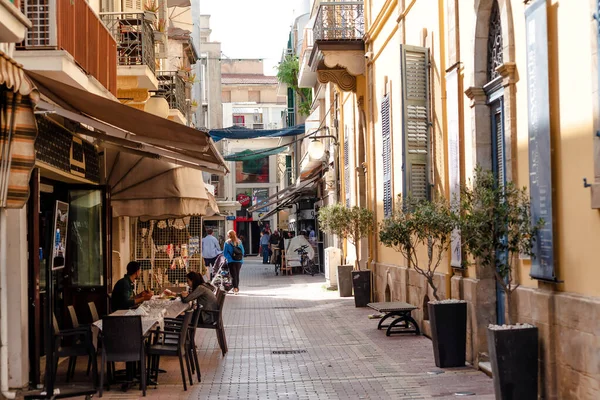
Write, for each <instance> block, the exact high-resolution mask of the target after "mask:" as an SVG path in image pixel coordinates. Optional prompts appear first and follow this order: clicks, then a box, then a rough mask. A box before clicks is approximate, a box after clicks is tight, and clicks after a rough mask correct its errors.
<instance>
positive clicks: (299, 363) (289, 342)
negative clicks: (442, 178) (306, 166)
mask: <svg viewBox="0 0 600 400" xmlns="http://www.w3.org/2000/svg"><path fill="white" fill-rule="evenodd" d="M371 313H373V310H371V309H368V308H356V307H354V300H353V298H340V297H339V296H338V293H337V292H332V291H327V290H326V289H325V281H324V278H323V276H314V277H311V276H308V275H292V276H275V273H274V269H273V266H272V265H268V266H267V265H262V264H261V263H260V262H259V261H258V259H257V258H254V257H252V258H249V259H247V261H246V263H245V264H244V267H243V268H242V273H241V278H240V293H239V295H235V296H234V295H228V296H227V299H226V301H225V313H224V316H225V326H226V335H227V341H228V344H229V352H228V353H227V354H226V355H225V357H223V356H221V352H220V350H219V347H218V344H217V341H216V335H215V333H214V331H206V330H203V331H201V332H199V333H198V338H197V343H198V346H199V356H200V362H201V365H200V369H201V371H202V383H200V384H198V383H195V384H194V386H193V387H191V388H188V391H187V392H184V391H183V386H182V384H181V375H180V373H179V365H178V362H177V360H176V359H173V360H169V361H167V360H165V362H163V361H161V368H164V369H166V370H167V371H168V372H167V373H165V374H160V377H159V380H160V384H159V386H158V388H156V389H154V388H153V387H152V388H150V389H149V390H148V395H147V397H146V398H149V399H150V398H160V399H211V400H212V399H451V398H452V399H453V398H458V396H457V395H456V393H458V392H469V393H471V395H470V396H469V397H467V398H471V399H493V398H494V396H493V386H492V381H491V379H490V378H488V377H487V376H486V375H484V374H483V373H481V372H479V371H476V370H474V369H472V368H469V367H464V368H452V369H445V370H443V373H441V374H437V372H441V370H440V369H438V368H436V367H435V364H434V361H433V352H432V348H431V341H430V340H429V339H428V338H426V337H424V336H413V335H410V336H406V335H396V336H392V337H386V336H385V331H383V330H382V331H378V330H377V329H376V327H377V323H378V320H376V319H375V320H374V319H368V315H369V314H371ZM274 351H279V352H281V351H293V353H292V354H274V353H273V352H274ZM84 361H85V360H81V364H80V367H78V370H80V371H81V370H83V369H84V368H85V366H84ZM64 364H66V363H64ZM65 367H66V366H62V368H65ZM78 375H82V373H79V374H78ZM134 389H135V390H134ZM134 389H130V390H129V391H128V392H127V393H123V392H120V391H115V390H114V389H113V390H112V391H110V392H105V394H104V397H105V398H109V399H116V398H119V399H133V398H141V392H139V391H138V390H137V388H134Z"/></svg>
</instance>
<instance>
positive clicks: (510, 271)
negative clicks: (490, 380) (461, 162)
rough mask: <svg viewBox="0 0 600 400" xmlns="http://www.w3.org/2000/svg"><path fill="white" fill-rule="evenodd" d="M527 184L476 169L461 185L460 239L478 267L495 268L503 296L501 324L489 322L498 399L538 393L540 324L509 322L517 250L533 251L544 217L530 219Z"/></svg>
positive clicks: (527, 397)
mask: <svg viewBox="0 0 600 400" xmlns="http://www.w3.org/2000/svg"><path fill="white" fill-rule="evenodd" d="M530 206H531V204H530V199H529V195H528V193H527V190H526V189H525V188H518V187H517V186H516V185H515V184H514V183H513V182H507V183H505V184H503V185H499V184H498V181H497V179H496V177H495V176H494V174H493V173H492V172H490V171H484V170H482V169H481V168H477V169H476V170H475V178H474V181H473V184H472V186H471V187H468V186H464V187H463V188H462V189H461V211H462V215H461V219H460V229H461V240H462V244H463V248H464V249H465V250H466V252H467V253H468V254H469V255H470V256H471V258H472V260H474V262H475V263H477V265H478V266H479V267H480V268H489V269H491V270H493V272H494V276H495V278H496V282H497V284H498V286H499V287H500V288H501V290H502V291H503V292H504V294H505V297H506V313H505V314H506V321H507V323H508V324H505V325H490V326H489V327H488V350H489V356H490V361H491V364H492V372H493V375H494V389H495V393H496V399H536V398H537V386H538V384H537V374H538V330H537V327H535V326H533V325H529V324H518V323H517V324H515V325H513V324H512V322H513V321H512V318H511V298H512V294H513V293H514V291H515V290H516V289H517V288H518V287H519V284H518V283H517V282H515V275H516V271H515V263H516V262H517V260H518V258H519V255H527V256H530V257H534V256H535V255H534V254H533V252H532V250H533V245H534V241H535V238H536V236H537V233H538V231H539V229H540V228H541V227H542V226H543V224H544V221H543V220H541V219H540V220H538V221H532V220H531V213H530Z"/></svg>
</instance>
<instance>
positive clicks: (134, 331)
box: [99, 315, 146, 397]
mask: <svg viewBox="0 0 600 400" xmlns="http://www.w3.org/2000/svg"><path fill="white" fill-rule="evenodd" d="M144 341H145V338H144V336H143V331H142V317H141V316H139V315H138V316H106V317H104V318H102V364H101V369H100V392H99V396H100V397H102V390H103V389H104V368H105V366H106V364H107V363H112V362H139V363H140V367H141V368H140V381H141V385H140V386H141V389H142V394H143V395H144V396H146V358H145V351H144V350H145V349H144V347H145V346H144ZM109 381H110V377H109ZM108 389H109V390H110V383H109V386H108Z"/></svg>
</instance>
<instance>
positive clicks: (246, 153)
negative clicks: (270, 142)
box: [223, 145, 288, 161]
mask: <svg viewBox="0 0 600 400" xmlns="http://www.w3.org/2000/svg"><path fill="white" fill-rule="evenodd" d="M287 150H288V146H287V145H284V146H279V147H274V148H272V149H261V150H242V151H240V152H237V153H231V154H228V155H226V156H224V157H223V158H224V159H225V161H251V160H258V159H259V158H264V157H268V156H272V155H275V154H280V153H283V152H284V151H287Z"/></svg>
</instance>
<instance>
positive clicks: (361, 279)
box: [352, 270, 371, 307]
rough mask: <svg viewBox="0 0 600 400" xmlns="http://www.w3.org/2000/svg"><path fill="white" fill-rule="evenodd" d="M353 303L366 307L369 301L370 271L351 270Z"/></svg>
mask: <svg viewBox="0 0 600 400" xmlns="http://www.w3.org/2000/svg"><path fill="white" fill-rule="evenodd" d="M352 288H353V289H354V305H355V306H356V307H366V306H367V304H368V303H370V302H371V271H369V270H364V271H352Z"/></svg>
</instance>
